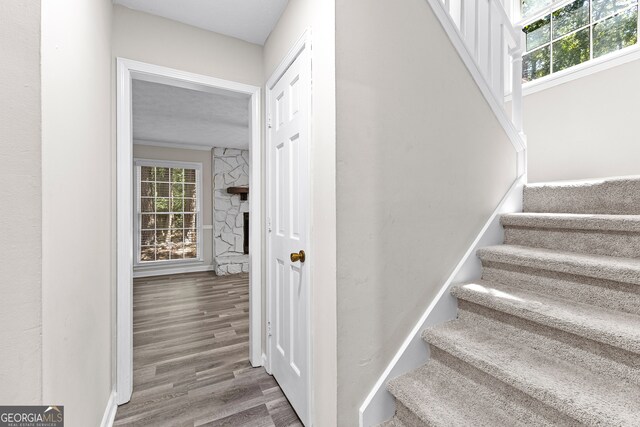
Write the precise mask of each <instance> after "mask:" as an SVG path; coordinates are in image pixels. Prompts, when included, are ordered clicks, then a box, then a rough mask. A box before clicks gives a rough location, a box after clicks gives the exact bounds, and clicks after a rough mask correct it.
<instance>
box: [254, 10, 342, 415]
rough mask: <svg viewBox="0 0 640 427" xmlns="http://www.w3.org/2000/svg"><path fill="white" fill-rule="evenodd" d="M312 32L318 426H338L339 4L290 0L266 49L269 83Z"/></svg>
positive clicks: (312, 260) (314, 337)
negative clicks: (337, 47) (337, 36)
mask: <svg viewBox="0 0 640 427" xmlns="http://www.w3.org/2000/svg"><path fill="white" fill-rule="evenodd" d="M305 28H308V29H309V30H310V31H311V35H312V37H311V39H312V40H311V43H312V45H313V50H312V61H313V70H312V77H313V93H312V107H311V108H312V123H311V127H312V133H311V146H310V152H311V223H312V224H313V226H312V230H311V245H312V247H311V248H310V250H309V251H308V252H309V254H310V268H311V287H312V290H311V294H312V295H313V297H312V307H311V316H312V333H311V334H312V344H311V345H312V365H313V367H312V377H313V379H312V384H313V388H314V389H313V393H312V394H313V396H312V399H313V406H314V411H315V415H313V419H314V425H316V426H320V427H322V426H335V424H336V384H337V383H336V381H337V379H336V363H337V362H336V323H335V313H336V253H335V250H336V240H335V239H336V228H335V226H336V224H335V221H336V217H335V212H336V210H335V209H336V201H335V179H336V177H335V163H336V158H335V148H336V136H335V130H336V125H335V114H336V110H335V2H334V1H333V0H331V1H327V0H290V1H289V4H288V6H287V8H286V9H285V11H284V13H283V14H282V16H281V17H280V20H279V21H278V24H277V26H276V28H275V29H274V30H273V31H272V32H271V34H270V35H269V38H268V39H267V42H266V43H265V46H264V56H263V61H264V70H265V73H264V81H265V82H266V81H267V80H268V79H269V78H270V77H271V74H273V72H274V71H275V69H276V68H277V66H278V65H279V64H280V62H281V61H282V60H283V59H284V56H285V55H286V54H287V52H288V51H289V49H291V47H293V45H294V44H295V42H296V41H297V40H298V39H299V38H300V36H301V35H302V34H303V32H304V30H305Z"/></svg>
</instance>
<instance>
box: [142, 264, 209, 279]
mask: <svg viewBox="0 0 640 427" xmlns="http://www.w3.org/2000/svg"><path fill="white" fill-rule="evenodd" d="M200 271H213V265H191V266H184V267H172V268H156V269H153V270H136V269H134V270H133V277H134V278H137V277H151V276H162V275H165V274H180V273H197V272H200Z"/></svg>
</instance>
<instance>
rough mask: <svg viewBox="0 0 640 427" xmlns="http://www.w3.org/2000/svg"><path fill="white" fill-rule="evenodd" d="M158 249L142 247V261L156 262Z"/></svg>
mask: <svg viewBox="0 0 640 427" xmlns="http://www.w3.org/2000/svg"><path fill="white" fill-rule="evenodd" d="M155 259H156V249H155V248H154V247H153V246H151V247H144V246H143V247H142V248H141V249H140V261H155Z"/></svg>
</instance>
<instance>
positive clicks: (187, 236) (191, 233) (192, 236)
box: [184, 230, 198, 244]
mask: <svg viewBox="0 0 640 427" xmlns="http://www.w3.org/2000/svg"><path fill="white" fill-rule="evenodd" d="M197 242H198V233H197V232H196V231H195V230H185V231H184V243H185V244H191V243H197Z"/></svg>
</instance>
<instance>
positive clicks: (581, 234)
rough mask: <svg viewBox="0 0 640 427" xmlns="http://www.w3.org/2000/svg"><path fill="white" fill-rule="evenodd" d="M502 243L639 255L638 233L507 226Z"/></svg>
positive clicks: (591, 252)
mask: <svg viewBox="0 0 640 427" xmlns="http://www.w3.org/2000/svg"><path fill="white" fill-rule="evenodd" d="M504 243H505V244H508V245H520V246H530V247H534V248H545V249H554V250H560V251H567V252H578V253H585V254H594V255H607V256H616V257H628V258H639V257H640V233H628V232H618V231H595V230H568V229H550V228H527V227H510V226H507V227H505V240H504Z"/></svg>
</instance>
